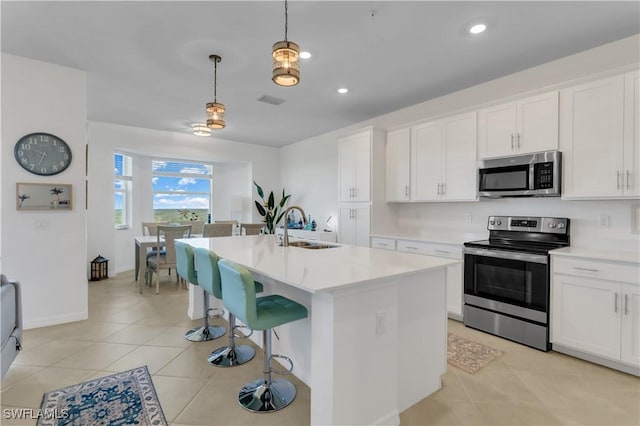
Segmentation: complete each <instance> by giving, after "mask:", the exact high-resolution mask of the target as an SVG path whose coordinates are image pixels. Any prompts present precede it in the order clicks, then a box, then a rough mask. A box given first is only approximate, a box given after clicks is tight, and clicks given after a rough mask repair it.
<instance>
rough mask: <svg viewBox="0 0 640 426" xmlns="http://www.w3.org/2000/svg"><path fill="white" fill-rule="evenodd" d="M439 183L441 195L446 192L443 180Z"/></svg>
mask: <svg viewBox="0 0 640 426" xmlns="http://www.w3.org/2000/svg"><path fill="white" fill-rule="evenodd" d="M441 185H442V195H444V193H445V192H447V191H446V187H445V186H444V182H442V183H441Z"/></svg>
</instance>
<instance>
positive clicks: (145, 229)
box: [142, 222, 169, 235]
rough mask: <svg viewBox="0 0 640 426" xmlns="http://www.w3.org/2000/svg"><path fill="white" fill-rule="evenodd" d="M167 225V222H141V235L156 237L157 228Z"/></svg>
mask: <svg viewBox="0 0 640 426" xmlns="http://www.w3.org/2000/svg"><path fill="white" fill-rule="evenodd" d="M166 225H169V222H142V235H158V226H166Z"/></svg>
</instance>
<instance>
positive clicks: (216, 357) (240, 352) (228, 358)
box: [207, 345, 256, 367]
mask: <svg viewBox="0 0 640 426" xmlns="http://www.w3.org/2000/svg"><path fill="white" fill-rule="evenodd" d="M255 355H256V350H255V349H253V348H252V347H251V346H248V345H237V346H235V347H231V346H223V347H221V348H218V349H216V350H214V351H213V352H211V353H210V354H209V356H208V357H207V360H208V361H209V364H213V365H215V366H216V367H234V366H236V365H241V364H244V363H245V362H249V361H251V360H252V359H253V357H254V356H255Z"/></svg>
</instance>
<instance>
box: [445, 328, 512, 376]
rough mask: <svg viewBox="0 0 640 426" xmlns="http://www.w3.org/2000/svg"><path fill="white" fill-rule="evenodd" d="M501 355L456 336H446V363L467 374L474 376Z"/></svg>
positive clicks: (480, 344) (451, 334) (449, 334)
mask: <svg viewBox="0 0 640 426" xmlns="http://www.w3.org/2000/svg"><path fill="white" fill-rule="evenodd" d="M500 355H502V352H500V351H499V350H497V349H493V348H490V347H489V346H487V345H483V344H482V343H478V342H474V341H472V340H468V339H465V338H464V337H460V336H457V335H455V334H453V333H448V335H447V362H448V363H449V364H451V365H453V366H455V367H458V368H460V369H462V370H464V371H466V372H467V373H471V374H474V373H475V372H477V371H478V370H480V369H481V368H482V367H484V366H485V365H487V364H489V363H490V362H491V361H492V360H494V359H495V358H497V357H499V356H500Z"/></svg>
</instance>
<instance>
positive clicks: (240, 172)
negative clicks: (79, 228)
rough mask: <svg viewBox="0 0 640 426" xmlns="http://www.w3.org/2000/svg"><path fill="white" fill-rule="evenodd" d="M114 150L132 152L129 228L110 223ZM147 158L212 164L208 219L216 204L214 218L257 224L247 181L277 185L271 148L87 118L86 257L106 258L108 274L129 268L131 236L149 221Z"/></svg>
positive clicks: (275, 160) (131, 264) (276, 159)
mask: <svg viewBox="0 0 640 426" xmlns="http://www.w3.org/2000/svg"><path fill="white" fill-rule="evenodd" d="M115 150H120V151H124V152H129V153H132V154H134V165H133V171H134V182H133V193H134V201H133V217H132V221H131V225H132V227H131V228H130V229H125V230H115V229H114V226H113V210H114V204H113V195H112V194H113V160H112V159H113V153H114V151H115ZM151 157H160V158H175V159H183V160H194V161H210V162H213V163H214V164H215V168H214V188H213V189H214V219H215V218H216V217H218V210H217V206H218V203H219V207H220V215H221V216H220V217H218V219H226V218H231V219H242V220H243V221H249V222H259V221H260V220H261V218H260V216H259V215H258V214H257V211H256V209H255V207H253V201H251V200H252V199H253V198H252V197H255V192H252V191H253V189H252V181H253V179H255V180H256V181H258V183H259V184H260V185H262V186H263V187H264V188H265V190H266V189H267V188H278V187H279V179H280V176H279V174H278V168H279V164H280V158H279V153H278V149H277V148H273V147H266V146H260V145H252V144H246V143H239V142H233V141H228V140H222V139H218V138H215V137H210V138H203V137H199V136H193V135H191V134H182V133H171V132H163V131H158V130H150V129H142V128H137V127H129V126H122V125H116V124H109V123H101V122H90V123H89V210H88V250H87V256H88V259H93V258H94V257H95V256H97V255H98V254H102V255H103V256H105V257H106V258H108V259H110V263H109V270H110V274H113V273H116V272H121V271H125V270H130V269H132V268H133V267H134V237H135V236H136V235H140V234H141V233H142V227H141V223H142V221H150V220H153V206H152V191H151ZM105 194H106V195H105ZM232 215H238V217H235V216H234V217H232Z"/></svg>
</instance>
